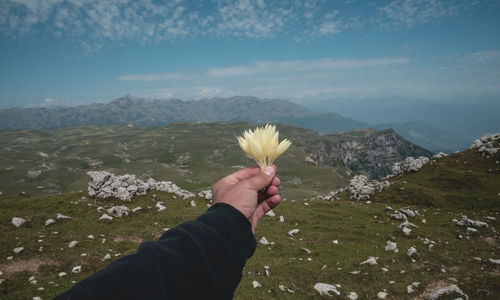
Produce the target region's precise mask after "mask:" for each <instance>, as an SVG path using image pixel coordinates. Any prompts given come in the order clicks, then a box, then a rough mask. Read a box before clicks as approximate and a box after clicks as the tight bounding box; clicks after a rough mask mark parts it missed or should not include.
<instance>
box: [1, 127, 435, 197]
mask: <svg viewBox="0 0 500 300" xmlns="http://www.w3.org/2000/svg"><path fill="white" fill-rule="evenodd" d="M254 126H255V125H252V124H249V123H242V122H239V123H224V122H219V123H199V122H195V123H174V124H170V125H168V126H162V127H147V128H143V127H128V126H85V127H76V128H64V129H56V130H49V131H29V130H17V131H0V144H1V145H2V147H0V191H1V192H2V193H4V194H9V195H15V194H19V193H21V192H26V193H29V194H43V193H45V194H50V193H52V194H54V193H60V192H61V193H67V192H78V191H85V190H86V189H87V183H88V181H89V177H88V176H87V175H86V172H88V171H90V170H107V171H109V172H112V173H115V174H119V175H121V174H125V173H131V174H135V175H137V176H138V177H140V178H142V179H148V178H150V177H151V178H154V179H155V180H170V181H173V182H175V183H176V184H178V185H180V186H181V187H182V188H185V189H189V190H193V191H199V190H202V189H206V188H208V187H210V186H211V184H212V183H213V182H215V181H216V180H217V179H218V178H220V177H222V176H224V175H226V174H228V173H230V172H233V171H235V170H237V169H239V168H241V167H242V166H249V165H254V164H255V163H254V162H253V161H252V160H251V159H250V158H249V157H248V156H245V155H244V153H243V151H242V150H241V149H240V148H239V146H238V145H237V142H236V136H238V135H241V134H242V133H243V131H244V130H246V129H248V128H253V127H254ZM278 129H279V131H280V133H281V138H288V139H290V140H291V141H292V142H293V145H292V147H291V148H290V150H289V151H287V152H286V153H285V155H283V156H282V157H280V158H279V159H278V161H277V162H276V163H277V165H278V166H279V169H280V174H281V175H280V176H281V178H282V180H283V182H284V183H287V184H285V185H284V186H285V188H284V189H283V195H284V197H286V198H290V199H303V198H308V197H311V196H314V195H318V194H325V193H328V192H329V190H331V189H334V188H339V187H341V186H344V185H345V184H346V183H347V182H348V180H349V177H350V175H349V170H348V169H346V167H347V168H351V169H352V170H354V171H356V172H372V173H374V174H382V175H384V174H386V173H387V170H388V169H389V168H390V167H391V166H392V164H393V163H394V162H396V161H400V160H403V159H404V158H405V157H407V156H411V155H416V156H419V155H427V154H429V152H427V151H425V150H423V149H422V148H419V147H417V146H415V145H413V144H410V143H408V142H406V141H404V140H403V139H402V138H401V137H399V136H398V135H397V134H395V133H394V132H391V131H381V132H375V131H374V130H369V131H365V132H361V131H360V132H354V133H352V134H351V133H341V134H333V135H320V134H318V133H315V132H313V131H309V130H306V129H301V128H297V127H292V126H287V125H279V126H278ZM385 137H387V138H385ZM365 144H366V147H365ZM386 149H389V150H388V151H386ZM307 157H309V158H311V157H314V159H315V160H313V161H311V160H309V161H306V158H307ZM344 158H345V159H344ZM351 173H352V172H351Z"/></svg>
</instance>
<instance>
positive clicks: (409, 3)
mask: <svg viewBox="0 0 500 300" xmlns="http://www.w3.org/2000/svg"><path fill="white" fill-rule="evenodd" d="M463 6H464V2H462V1H456V0H455V1H452V0H450V1H439V0H394V1H392V2H390V3H389V4H387V5H385V6H383V7H380V8H379V9H380V11H381V12H382V14H383V15H384V17H385V18H387V19H388V20H386V21H383V22H384V23H386V25H389V24H390V25H404V26H407V27H414V26H416V25H419V24H423V23H427V22H430V21H433V20H440V19H442V18H444V17H449V16H453V15H456V14H457V13H458V11H459V9H460V8H462V7H463Z"/></svg>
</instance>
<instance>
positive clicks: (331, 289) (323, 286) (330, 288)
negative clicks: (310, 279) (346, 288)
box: [314, 282, 340, 297]
mask: <svg viewBox="0 0 500 300" xmlns="http://www.w3.org/2000/svg"><path fill="white" fill-rule="evenodd" d="M314 289H315V290H316V291H318V293H319V295H320V296H329V297H333V296H334V295H333V294H330V293H334V294H336V295H337V296H340V292H339V291H338V290H337V287H336V286H335V285H331V284H328V283H322V282H318V283H316V284H315V285H314Z"/></svg>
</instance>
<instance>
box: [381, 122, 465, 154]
mask: <svg viewBox="0 0 500 300" xmlns="http://www.w3.org/2000/svg"><path fill="white" fill-rule="evenodd" d="M373 128H375V129H377V130H383V129H389V128H392V129H394V130H395V131H396V132H397V133H398V134H399V135H401V136H402V137H404V138H405V139H406V140H408V141H410V142H412V143H414V144H416V145H419V146H421V147H423V148H425V149H428V150H430V151H432V152H434V153H437V152H440V151H442V152H445V153H451V152H455V151H456V150H457V149H466V148H467V147H468V146H469V145H470V144H472V140H469V139H467V138H465V137H464V136H462V135H458V134H455V133H452V132H449V131H446V130H442V129H439V128H437V127H435V126H432V125H429V124H427V123H425V122H423V121H413V122H406V123H389V124H380V125H375V126H373Z"/></svg>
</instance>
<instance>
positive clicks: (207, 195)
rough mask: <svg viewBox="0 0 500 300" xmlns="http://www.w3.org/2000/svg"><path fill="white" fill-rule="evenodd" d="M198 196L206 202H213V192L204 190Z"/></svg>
mask: <svg viewBox="0 0 500 300" xmlns="http://www.w3.org/2000/svg"><path fill="white" fill-rule="evenodd" d="M198 196H200V197H201V198H205V199H206V200H212V190H204V191H201V192H199V193H198Z"/></svg>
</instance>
